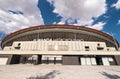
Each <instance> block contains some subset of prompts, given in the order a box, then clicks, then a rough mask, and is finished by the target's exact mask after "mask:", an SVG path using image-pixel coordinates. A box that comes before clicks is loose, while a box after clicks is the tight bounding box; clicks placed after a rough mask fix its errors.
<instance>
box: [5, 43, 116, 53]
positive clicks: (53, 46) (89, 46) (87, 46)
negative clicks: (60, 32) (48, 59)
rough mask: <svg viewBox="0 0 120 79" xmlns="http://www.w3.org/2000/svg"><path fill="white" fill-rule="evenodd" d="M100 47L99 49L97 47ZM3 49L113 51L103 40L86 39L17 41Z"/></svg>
mask: <svg viewBox="0 0 120 79" xmlns="http://www.w3.org/2000/svg"><path fill="white" fill-rule="evenodd" d="M98 48H100V49H98ZM4 50H33V51H35V50H39V51H98V50H100V51H115V50H116V49H115V48H114V47H106V44H105V43H104V42H88V41H22V42H21V41H19V42H14V43H13V45H12V46H8V47H5V48H4Z"/></svg>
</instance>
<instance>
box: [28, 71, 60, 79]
mask: <svg viewBox="0 0 120 79" xmlns="http://www.w3.org/2000/svg"><path fill="white" fill-rule="evenodd" d="M58 74H60V72H59V71H57V70H53V71H52V72H49V73H47V74H45V75H43V76H39V75H38V76H36V77H33V76H31V77H29V78H26V79H53V78H55V76H56V75H58Z"/></svg>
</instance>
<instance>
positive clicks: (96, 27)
mask: <svg viewBox="0 0 120 79" xmlns="http://www.w3.org/2000/svg"><path fill="white" fill-rule="evenodd" d="M105 24H106V23H104V22H98V23H97V24H94V25H92V26H86V27H90V28H94V29H97V30H102V29H103V26H104V25H105Z"/></svg>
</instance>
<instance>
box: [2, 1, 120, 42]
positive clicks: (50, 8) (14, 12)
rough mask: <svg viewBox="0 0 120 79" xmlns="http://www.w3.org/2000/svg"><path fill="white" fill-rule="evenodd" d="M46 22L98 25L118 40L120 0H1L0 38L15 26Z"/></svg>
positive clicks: (87, 25)
mask: <svg viewBox="0 0 120 79" xmlns="http://www.w3.org/2000/svg"><path fill="white" fill-rule="evenodd" d="M47 24H69V25H75V26H78V25H79V26H84V27H89V28H93V29H97V30H100V31H102V32H105V33H107V34H109V35H111V36H113V37H114V38H115V39H116V40H117V41H118V42H119V44H120V0H0V41H1V40H2V39H3V38H4V37H5V36H6V35H8V34H10V33H12V32H15V31H17V30H20V29H23V28H28V27H31V26H36V25H47Z"/></svg>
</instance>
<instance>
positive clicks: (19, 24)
mask: <svg viewBox="0 0 120 79" xmlns="http://www.w3.org/2000/svg"><path fill="white" fill-rule="evenodd" d="M37 4H38V0H29V1H28V0H20V1H18V0H17V1H14V0H0V28H1V30H0V31H1V32H5V33H10V32H14V31H16V30H19V29H21V28H26V27H30V26H34V25H40V24H43V20H42V17H41V13H40V11H39V9H38V7H37ZM10 11H13V12H18V11H19V12H21V13H18V14H14V13H12V12H10Z"/></svg>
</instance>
